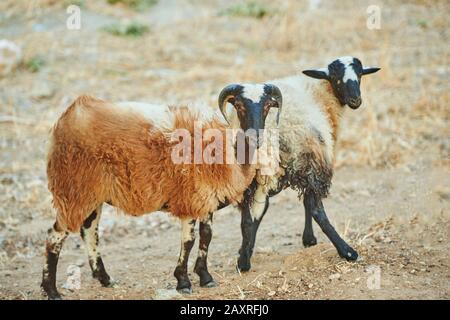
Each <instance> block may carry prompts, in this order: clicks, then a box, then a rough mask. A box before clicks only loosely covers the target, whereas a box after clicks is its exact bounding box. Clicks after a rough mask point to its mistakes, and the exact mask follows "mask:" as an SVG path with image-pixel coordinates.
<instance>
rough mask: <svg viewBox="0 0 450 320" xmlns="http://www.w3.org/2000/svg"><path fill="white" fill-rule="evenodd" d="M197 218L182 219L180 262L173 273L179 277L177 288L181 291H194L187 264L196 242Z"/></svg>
mask: <svg viewBox="0 0 450 320" xmlns="http://www.w3.org/2000/svg"><path fill="white" fill-rule="evenodd" d="M195 223H196V220H188V219H185V220H181V250H180V257H179V258H178V264H177V267H176V268H175V271H174V273H173V275H174V276H175V278H177V281H178V283H177V290H178V291H179V292H181V293H192V285H191V281H190V280H189V276H188V270H187V265H188V261H189V254H190V253H191V250H192V247H193V246H194V242H195Z"/></svg>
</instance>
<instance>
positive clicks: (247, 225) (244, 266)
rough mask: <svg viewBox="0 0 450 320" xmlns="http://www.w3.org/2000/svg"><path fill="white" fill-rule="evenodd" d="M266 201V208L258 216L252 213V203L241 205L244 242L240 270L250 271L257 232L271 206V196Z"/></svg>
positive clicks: (241, 250) (240, 256) (245, 202)
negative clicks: (253, 215)
mask: <svg viewBox="0 0 450 320" xmlns="http://www.w3.org/2000/svg"><path fill="white" fill-rule="evenodd" d="M265 201H266V203H265V207H264V210H263V212H262V214H261V216H259V217H258V218H253V217H252V214H251V209H250V205H249V203H248V202H247V201H244V202H243V203H242V204H241V206H240V209H241V232H242V244H241V249H239V259H238V265H237V267H238V268H239V270H240V271H243V272H245V271H249V270H250V268H251V262H250V260H251V258H252V255H253V249H254V247H255V242H256V234H257V232H258V228H259V225H260V223H261V220H262V219H263V217H264V215H265V214H266V212H267V209H268V208H269V197H266V200H265Z"/></svg>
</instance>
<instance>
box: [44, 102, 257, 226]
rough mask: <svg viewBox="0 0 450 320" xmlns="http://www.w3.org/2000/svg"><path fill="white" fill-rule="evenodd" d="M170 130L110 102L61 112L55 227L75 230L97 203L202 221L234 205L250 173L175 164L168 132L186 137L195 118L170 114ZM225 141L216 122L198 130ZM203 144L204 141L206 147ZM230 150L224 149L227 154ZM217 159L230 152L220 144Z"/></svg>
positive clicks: (55, 145) (249, 169)
mask: <svg viewBox="0 0 450 320" xmlns="http://www.w3.org/2000/svg"><path fill="white" fill-rule="evenodd" d="M171 111H172V112H173V113H174V118H175V124H174V128H173V129H170V130H162V129H159V128H155V127H154V126H152V124H151V122H149V121H148V120H146V119H145V118H143V117H142V115H140V114H138V113H133V112H123V111H122V110H120V109H118V108H114V107H113V106H112V105H111V104H110V103H107V102H104V101H101V100H98V99H96V98H93V97H89V96H80V97H79V98H78V99H76V100H75V101H74V102H73V103H72V104H71V105H70V106H69V108H68V109H67V110H66V111H65V112H64V113H63V114H62V116H61V117H60V118H59V120H58V121H57V123H56V125H55V127H54V129H53V132H52V145H51V147H50V151H49V154H48V164H47V175H48V181H49V190H50V191H51V193H52V194H53V205H54V207H55V209H56V211H57V222H58V225H59V226H60V227H61V228H63V229H64V230H68V231H72V232H77V231H79V229H80V227H81V225H82V224H83V221H84V220H85V219H86V218H87V217H88V215H89V214H90V213H91V212H92V211H94V210H95V208H97V207H98V206H99V205H100V204H101V203H103V202H109V203H111V204H112V205H113V206H115V207H118V208H120V209H122V210H123V211H124V212H125V213H126V214H129V215H133V216H140V215H142V214H144V213H149V212H153V211H157V210H160V209H162V208H167V211H170V212H171V213H172V214H173V215H175V216H177V217H179V218H187V217H189V218H193V219H196V218H203V217H206V215H207V214H208V213H210V212H214V211H215V210H216V209H217V207H218V206H219V202H225V201H227V200H228V201H230V202H231V203H236V202H237V201H239V200H240V199H241V198H242V195H243V193H244V191H245V189H246V188H247V186H248V185H249V184H250V183H251V181H252V179H253V177H254V175H255V169H254V167H253V166H249V165H238V164H232V165H230V164H211V165H207V164H174V163H173V162H172V159H171V152H172V147H173V146H174V145H175V144H177V143H178V141H171V140H172V139H171V133H172V132H173V130H174V129H178V128H185V129H188V130H189V132H190V133H191V137H192V139H191V140H192V144H191V150H192V159H193V153H194V148H193V140H194V138H193V135H194V134H193V129H194V125H193V123H194V121H195V120H196V119H199V115H198V114H196V113H195V112H192V111H189V109H188V108H187V107H181V108H171ZM202 128H203V130H205V129H208V128H215V129H218V130H220V131H221V132H222V136H223V137H225V126H224V125H222V124H221V123H220V122H219V121H218V120H217V119H212V120H210V121H208V122H206V123H204V125H203V127H202ZM206 143H207V142H205V141H204V142H203V144H204V145H206ZM230 148H231V149H230ZM223 151H224V154H225V155H224V159H226V154H227V152H234V150H232V147H231V146H230V145H229V144H226V143H224V144H223Z"/></svg>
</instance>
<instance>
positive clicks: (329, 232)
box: [304, 191, 358, 261]
mask: <svg viewBox="0 0 450 320" xmlns="http://www.w3.org/2000/svg"><path fill="white" fill-rule="evenodd" d="M304 204H305V208H306V210H309V212H311V215H312V217H313V218H314V220H315V221H316V222H317V224H318V225H319V226H320V228H321V229H322V231H323V232H324V233H325V234H326V236H327V237H328V239H330V241H331V242H332V243H333V245H334V246H335V247H336V249H337V251H338V253H339V255H340V256H341V257H342V258H345V259H347V260H348V261H354V260H356V259H357V258H358V253H357V252H356V251H355V250H354V249H353V248H352V247H350V246H349V245H348V244H347V243H346V242H345V241H344V240H343V239H342V238H341V237H340V236H339V234H338V233H337V232H336V230H335V229H334V227H333V226H332V225H331V223H330V221H329V220H328V217H327V215H326V213H325V209H324V208H323V204H322V199H320V198H319V197H318V196H316V195H315V194H314V192H312V191H307V192H306V193H305V199H304Z"/></svg>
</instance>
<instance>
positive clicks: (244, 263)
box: [236, 258, 252, 272]
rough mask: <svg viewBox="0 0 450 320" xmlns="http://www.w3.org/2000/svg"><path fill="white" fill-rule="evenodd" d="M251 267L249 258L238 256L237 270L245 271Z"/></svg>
mask: <svg viewBox="0 0 450 320" xmlns="http://www.w3.org/2000/svg"><path fill="white" fill-rule="evenodd" d="M251 268H252V265H251V263H250V259H242V258H239V259H238V262H237V266H236V269H237V271H238V272H247V271H249V270H250V269H251Z"/></svg>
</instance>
